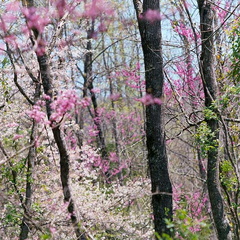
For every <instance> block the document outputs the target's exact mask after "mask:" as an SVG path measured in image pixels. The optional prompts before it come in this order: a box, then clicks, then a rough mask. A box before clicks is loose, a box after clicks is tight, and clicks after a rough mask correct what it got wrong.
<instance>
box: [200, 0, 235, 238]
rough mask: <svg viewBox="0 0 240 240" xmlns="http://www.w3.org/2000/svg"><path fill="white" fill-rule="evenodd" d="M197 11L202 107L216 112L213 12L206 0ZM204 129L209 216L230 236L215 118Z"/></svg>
mask: <svg viewBox="0 0 240 240" xmlns="http://www.w3.org/2000/svg"><path fill="white" fill-rule="evenodd" d="M198 7H199V13H200V24H201V25H200V27H201V40H202V54H201V59H200V63H201V66H200V71H201V76H202V82H203V87H204V93H205V107H206V108H211V110H212V111H213V112H215V114H216V115H217V114H218V113H217V110H216V108H215V107H214V106H213V104H214V101H216V99H217V96H218V86H217V81H216V76H215V55H214V31H213V20H214V12H213V10H212V8H211V3H210V2H208V1H206V0H198ZM205 120H206V123H207V125H208V128H209V129H210V130H211V133H213V136H210V137H209V142H211V147H210V149H209V150H208V153H207V158H208V166H207V187H208V194H209V199H210V204H211V208H212V214H213V219H214V223H215V227H216V230H217V235H218V239H219V240H228V239H232V237H231V230H230V226H229V223H228V221H227V218H226V215H225V211H224V202H223V197H222V194H221V188H220V180H219V156H218V148H219V143H218V141H219V122H218V119H217V118H216V117H212V118H210V119H209V118H207V119H205Z"/></svg>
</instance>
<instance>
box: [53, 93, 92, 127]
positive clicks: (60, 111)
mask: <svg viewBox="0 0 240 240" xmlns="http://www.w3.org/2000/svg"><path fill="white" fill-rule="evenodd" d="M89 103H90V100H89V99H88V98H84V99H81V100H80V99H79V97H78V95H77V93H76V91H74V90H66V91H62V92H61V93H60V94H59V95H58V97H57V99H56V100H55V101H53V102H52V103H51V108H52V110H53V113H52V115H51V117H50V120H51V121H54V122H58V121H60V120H61V119H62V118H63V116H65V115H66V114H67V113H69V112H71V111H74V110H75V108H76V107H77V106H81V107H87V106H88V105H89ZM68 117H70V115H69V114H68Z"/></svg>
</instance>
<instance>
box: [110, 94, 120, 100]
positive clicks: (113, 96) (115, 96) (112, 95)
mask: <svg viewBox="0 0 240 240" xmlns="http://www.w3.org/2000/svg"><path fill="white" fill-rule="evenodd" d="M120 97H121V94H120V93H115V94H111V95H110V99H111V100H112V101H117V100H118V99H119V98H120Z"/></svg>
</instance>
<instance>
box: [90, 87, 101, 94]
mask: <svg viewBox="0 0 240 240" xmlns="http://www.w3.org/2000/svg"><path fill="white" fill-rule="evenodd" d="M91 92H92V93H100V92H101V90H100V89H99V88H93V89H91Z"/></svg>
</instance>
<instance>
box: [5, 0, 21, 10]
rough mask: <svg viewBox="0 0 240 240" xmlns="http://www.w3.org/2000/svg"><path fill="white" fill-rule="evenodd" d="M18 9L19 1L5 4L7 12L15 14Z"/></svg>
mask: <svg viewBox="0 0 240 240" xmlns="http://www.w3.org/2000/svg"><path fill="white" fill-rule="evenodd" d="M19 9H20V2H19V1H14V2H10V3H7V4H6V10H7V11H8V12H10V11H12V12H16V11H18V10H19Z"/></svg>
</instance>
